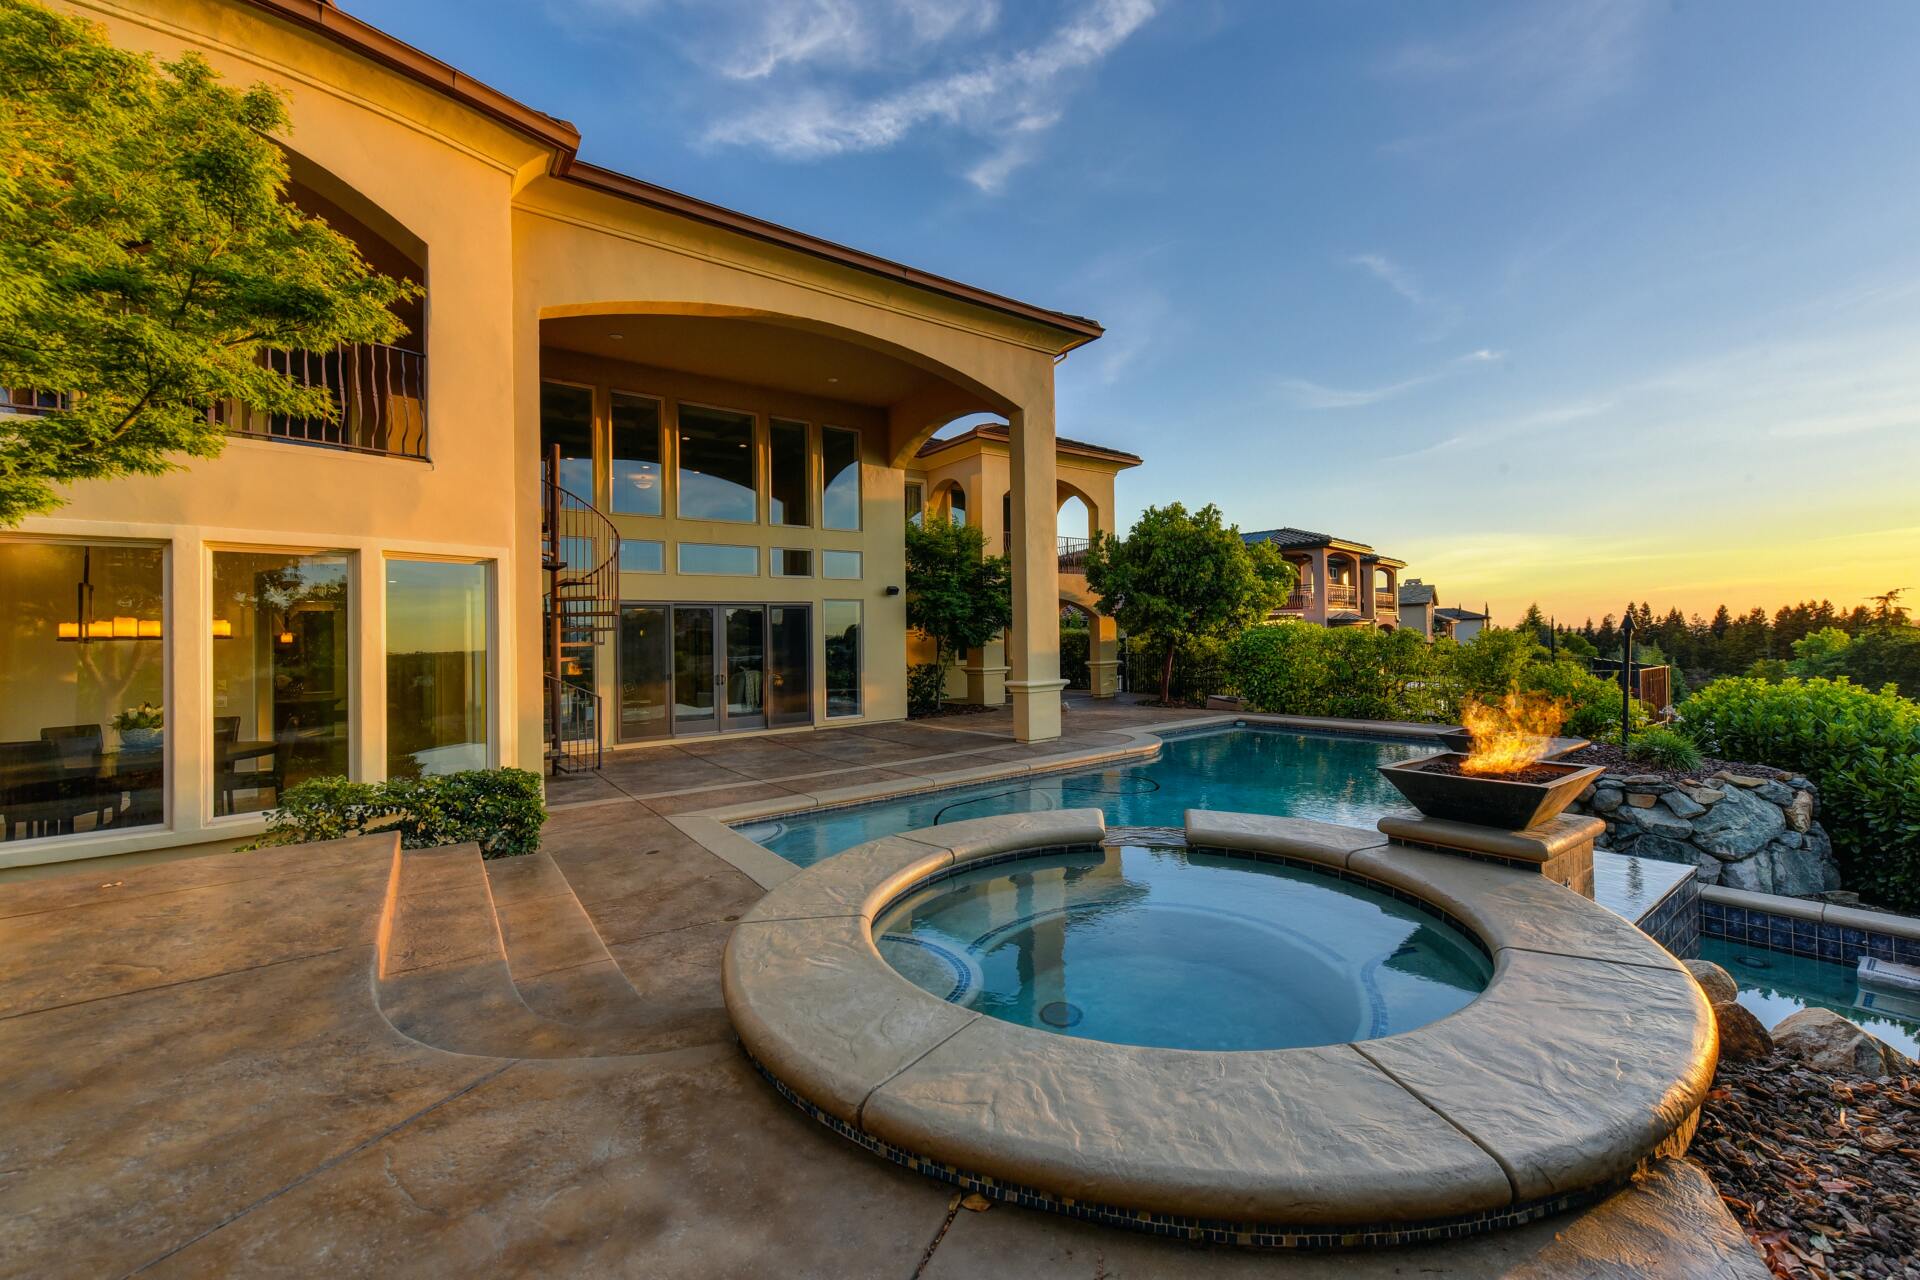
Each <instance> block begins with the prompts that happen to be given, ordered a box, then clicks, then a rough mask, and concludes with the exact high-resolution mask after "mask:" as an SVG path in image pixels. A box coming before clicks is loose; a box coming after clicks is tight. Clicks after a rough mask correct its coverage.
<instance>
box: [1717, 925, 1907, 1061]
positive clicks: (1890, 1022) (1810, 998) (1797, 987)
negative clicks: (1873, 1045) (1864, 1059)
mask: <svg viewBox="0 0 1920 1280" xmlns="http://www.w3.org/2000/svg"><path fill="white" fill-rule="evenodd" d="M1700 958H1701V959H1702V960H1711V961H1713V962H1714V963H1715V964H1717V965H1719V966H1720V967H1721V968H1723V969H1725V970H1726V971H1727V972H1728V973H1730V974H1732V975H1733V980H1734V981H1735V982H1737V983H1739V984H1740V1003H1741V1004H1743V1005H1745V1006H1746V1007H1747V1008H1748V1009H1749V1010H1751V1011H1752V1012H1753V1015H1754V1016H1755V1017H1757V1018H1759V1019H1760V1021H1761V1022H1762V1023H1764V1024H1765V1025H1766V1027H1767V1029H1768V1030H1769V1031H1771V1030H1772V1029H1773V1028H1774V1026H1775V1025H1776V1024H1777V1023H1778V1022H1779V1021H1780V1020H1781V1019H1782V1018H1784V1017H1786V1016H1787V1015H1788V1014H1790V1013H1796V1012H1798V1011H1799V1010H1801V1009H1805V1008H1808V1007H1814V1008H1821V1009H1831V1010H1833V1011H1834V1012H1835V1013H1837V1014H1839V1015H1840V1016H1841V1017H1843V1018H1845V1019H1846V1020H1847V1021H1849V1022H1852V1023H1854V1024H1855V1025H1857V1026H1860V1027H1864V1028H1865V1029H1866V1030H1867V1031H1868V1032H1869V1033H1871V1034H1872V1035H1875V1036H1878V1037H1879V1038H1880V1039H1882V1040H1884V1041H1885V1042H1886V1043H1888V1044H1890V1045H1892V1046H1893V1047H1894V1048H1896V1049H1898V1050H1899V1051H1900V1052H1902V1053H1904V1054H1906V1055H1907V1056H1908V1057H1914V1056H1916V1055H1920V998H1915V997H1911V996H1909V997H1904V998H1903V997H1900V996H1892V995H1882V994H1881V993H1879V992H1873V991H1868V992H1863V991H1861V989H1860V984H1859V983H1858V982H1857V981H1856V980H1855V978H1854V972H1855V971H1854V968H1853V966H1852V965H1845V964H1835V963H1833V962H1832V961H1829V960H1812V959H1808V958H1807V957H1805V956H1796V955H1789V954H1788V953H1786V952H1784V951H1767V950H1765V949H1763V948H1760V947H1753V946H1748V945H1746V944H1745V943H1740V942H1729V941H1727V940H1726V939H1724V938H1702V939H1700Z"/></svg>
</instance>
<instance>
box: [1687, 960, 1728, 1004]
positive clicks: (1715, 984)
mask: <svg viewBox="0 0 1920 1280" xmlns="http://www.w3.org/2000/svg"><path fill="white" fill-rule="evenodd" d="M1681 963H1683V964H1685V965H1686V966H1687V972H1688V973H1690V974H1692V975H1693V980H1694V981H1695V982H1697V983H1699V984H1700V989H1701V990H1702V991H1704V992H1706V993H1707V1003H1708V1004H1725V1003H1726V1002H1727V1001H1729V1000H1732V999H1733V998H1734V997H1735V996H1737V995H1739V994H1740V987H1739V985H1738V984H1737V983H1735V982H1734V980H1733V975H1732V974H1730V973H1728V972H1727V971H1726V970H1725V969H1722V968H1721V967H1720V966H1719V965H1717V964H1715V963H1714V962H1713V961H1711V960H1685V961H1682V962H1681Z"/></svg>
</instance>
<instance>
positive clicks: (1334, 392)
mask: <svg viewBox="0 0 1920 1280" xmlns="http://www.w3.org/2000/svg"><path fill="white" fill-rule="evenodd" d="M1506 354H1507V353H1506V352H1504V351H1494V350H1491V349H1489V348H1487V347H1481V348H1480V349H1479V350H1477V351H1469V352H1467V353H1466V354H1465V355H1462V356H1456V357H1454V358H1453V359H1452V360H1449V361H1448V362H1447V363H1446V364H1444V365H1441V366H1440V367H1439V368H1437V369H1432V370H1429V371H1428V372H1426V373H1422V374H1418V375H1416V376H1414V377H1411V378H1402V379H1401V380H1400V381H1398V382H1389V383H1385V384H1383V385H1380V386H1376V387H1329V386H1327V385H1325V384H1323V383H1319V382H1312V381H1309V380H1308V379H1306V378H1284V379H1282V380H1281V382H1280V388H1281V390H1283V391H1285V392H1286V393H1287V395H1288V396H1289V397H1290V398H1291V399H1292V400H1293V403H1294V405H1295V406H1296V407H1298V408H1301V409H1358V408H1363V407H1365V406H1366V405H1370V404H1379V403H1380V402H1381V401H1383V400H1394V399H1398V398H1399V397H1400V396H1403V395H1405V394H1407V392H1409V391H1413V390H1416V389H1418V388H1420V387H1424V386H1427V385H1428V384H1430V383H1434V382H1438V381H1440V380H1441V379H1442V378H1446V377H1450V376H1452V375H1453V374H1456V373H1460V372H1462V371H1464V370H1467V369H1471V368H1474V367H1475V366H1486V365H1495V364H1499V363H1500V362H1501V361H1502V360H1504V359H1506Z"/></svg>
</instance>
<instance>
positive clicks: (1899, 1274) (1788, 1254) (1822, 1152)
mask: <svg viewBox="0 0 1920 1280" xmlns="http://www.w3.org/2000/svg"><path fill="white" fill-rule="evenodd" d="M1691 1154H1692V1156H1693V1158H1694V1159H1695V1160H1698V1161H1699V1162H1700V1163H1701V1164H1703V1165H1705V1166H1706V1168H1707V1170H1708V1172H1709V1173H1711V1174H1712V1175H1713V1180H1714V1183H1715V1184H1716V1185H1717V1186H1718V1187H1719V1188H1720V1198H1721V1199H1722V1200H1724V1201H1725V1202H1726V1204H1727V1208H1728V1209H1730V1210H1731V1211H1732V1212H1733V1215H1734V1216H1735V1217H1736V1218H1738V1219H1739V1220H1740V1223H1741V1225H1742V1226H1744V1227H1745V1228H1746V1231H1747V1235H1748V1236H1750V1237H1751V1238H1752V1239H1753V1242H1754V1243H1755V1244H1756V1245H1757V1246H1759V1248H1760V1251H1761V1252H1762V1253H1763V1254H1764V1255H1765V1256H1766V1259H1767V1263H1768V1265H1769V1266H1770V1267H1772V1269H1773V1273H1774V1274H1775V1275H1776V1276H1783V1277H1792V1278H1793V1280H1827V1278H1828V1277H1834V1278H1836V1280H1839V1278H1849V1280H1850V1278H1852V1277H1872V1278H1873V1280H1880V1278H1881V1277H1895V1278H1897V1280H1920V1077H1915V1076H1913V1075H1906V1076H1895V1077H1892V1078H1890V1079H1886V1080H1880V1081H1873V1080H1863V1079H1859V1078H1857V1077H1851V1076H1839V1075H1832V1074H1829V1073H1827V1072H1824V1071H1816V1070H1814V1069H1813V1068H1811V1067H1808V1066H1806V1065H1805V1064H1804V1063H1801V1062H1797V1061H1795V1060H1793V1059H1791V1058H1787V1057H1784V1056H1779V1055H1776V1056H1775V1057H1774V1058H1773V1060H1772V1061H1770V1062H1728V1061H1724V1060H1723V1061H1722V1062H1721V1063H1720V1069H1719V1072H1718V1073H1717V1075H1716V1076H1715V1078H1714V1088H1713V1091H1712V1092H1711V1093H1709V1094H1708V1095H1707V1103H1706V1106H1705V1108H1704V1109H1703V1110H1702V1113H1701V1117H1700V1132H1699V1134H1698V1136H1697V1137H1695V1139H1694V1142H1693V1150H1692V1152H1691Z"/></svg>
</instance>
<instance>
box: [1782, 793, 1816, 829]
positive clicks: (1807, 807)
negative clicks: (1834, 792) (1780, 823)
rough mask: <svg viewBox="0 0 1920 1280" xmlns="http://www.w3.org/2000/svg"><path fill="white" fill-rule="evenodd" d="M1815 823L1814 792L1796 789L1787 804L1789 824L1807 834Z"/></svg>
mask: <svg viewBox="0 0 1920 1280" xmlns="http://www.w3.org/2000/svg"><path fill="white" fill-rule="evenodd" d="M1812 825H1813V792H1811V791H1796V792H1794V793H1793V800H1792V802H1791V803H1789V804H1788V805H1787V826H1788V827H1790V828H1792V829H1793V830H1795V831H1798V832H1799V833H1800V834H1802V835H1805V834H1806V832H1807V828H1808V827H1811V826H1812Z"/></svg>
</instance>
